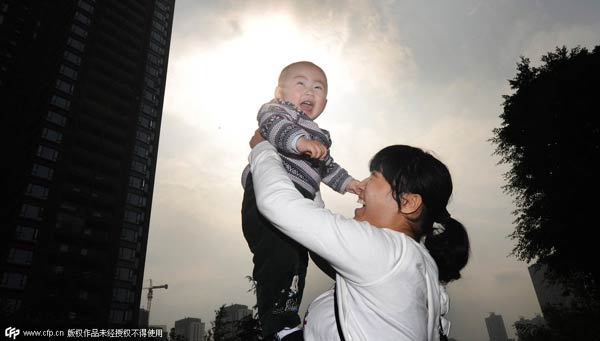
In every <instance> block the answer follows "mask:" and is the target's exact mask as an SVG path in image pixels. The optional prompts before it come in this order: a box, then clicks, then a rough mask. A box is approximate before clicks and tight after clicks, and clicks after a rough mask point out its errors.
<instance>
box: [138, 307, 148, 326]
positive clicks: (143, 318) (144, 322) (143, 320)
mask: <svg viewBox="0 0 600 341" xmlns="http://www.w3.org/2000/svg"><path fill="white" fill-rule="evenodd" d="M149 317H150V314H149V313H148V310H146V309H144V308H140V318H139V323H138V326H139V327H140V328H146V327H148V323H149V321H148V318H149Z"/></svg>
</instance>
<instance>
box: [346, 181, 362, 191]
mask: <svg viewBox="0 0 600 341" xmlns="http://www.w3.org/2000/svg"><path fill="white" fill-rule="evenodd" d="M361 191H362V190H361V188H360V181H358V180H356V179H352V180H350V182H349V183H348V184H347V185H346V192H350V193H352V194H356V195H360V192H361Z"/></svg>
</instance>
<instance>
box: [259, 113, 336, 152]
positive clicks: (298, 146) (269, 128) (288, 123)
mask: <svg viewBox="0 0 600 341" xmlns="http://www.w3.org/2000/svg"><path fill="white" fill-rule="evenodd" d="M258 124H259V128H260V132H261V135H262V136H263V137H264V138H265V139H266V140H268V141H269V142H270V143H271V144H272V145H273V146H275V148H277V151H279V152H281V153H289V154H306V155H308V156H310V157H311V158H314V159H320V160H322V159H324V158H325V156H326V155H327V151H328V150H327V147H326V146H325V145H324V144H323V143H321V142H319V141H317V140H311V139H310V138H308V136H309V135H310V134H309V133H308V132H307V131H306V130H304V128H302V126H300V125H299V124H297V123H296V122H295V120H294V118H293V117H292V114H290V113H289V112H288V111H287V110H286V109H285V108H284V107H282V106H280V105H276V104H273V103H267V104H265V105H263V106H262V107H261V108H260V111H259V112H258Z"/></svg>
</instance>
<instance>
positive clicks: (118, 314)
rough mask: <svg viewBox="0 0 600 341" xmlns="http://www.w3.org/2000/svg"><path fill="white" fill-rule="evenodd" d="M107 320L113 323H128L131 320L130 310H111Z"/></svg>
mask: <svg viewBox="0 0 600 341" xmlns="http://www.w3.org/2000/svg"><path fill="white" fill-rule="evenodd" d="M108 319H109V320H110V322H113V323H128V322H129V320H131V310H117V309H111V311H110V314H109V317H108Z"/></svg>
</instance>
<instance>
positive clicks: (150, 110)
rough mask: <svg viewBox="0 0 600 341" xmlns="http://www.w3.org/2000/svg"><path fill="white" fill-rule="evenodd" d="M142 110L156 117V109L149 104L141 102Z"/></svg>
mask: <svg viewBox="0 0 600 341" xmlns="http://www.w3.org/2000/svg"><path fill="white" fill-rule="evenodd" d="M142 112H143V113H144V114H147V115H150V116H152V117H156V109H154V108H153V107H151V106H149V105H148V104H145V103H142Z"/></svg>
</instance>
